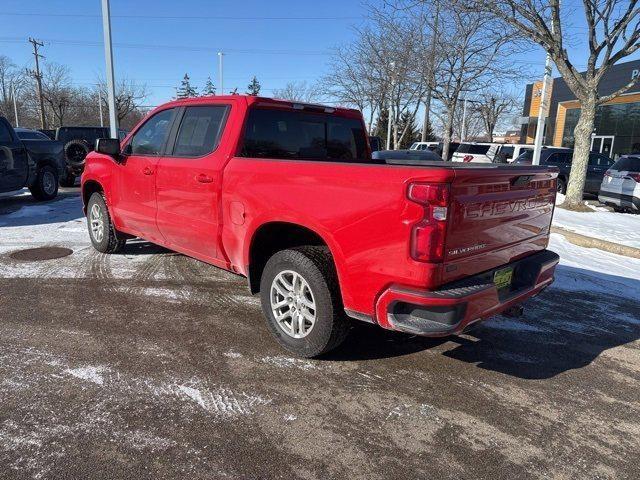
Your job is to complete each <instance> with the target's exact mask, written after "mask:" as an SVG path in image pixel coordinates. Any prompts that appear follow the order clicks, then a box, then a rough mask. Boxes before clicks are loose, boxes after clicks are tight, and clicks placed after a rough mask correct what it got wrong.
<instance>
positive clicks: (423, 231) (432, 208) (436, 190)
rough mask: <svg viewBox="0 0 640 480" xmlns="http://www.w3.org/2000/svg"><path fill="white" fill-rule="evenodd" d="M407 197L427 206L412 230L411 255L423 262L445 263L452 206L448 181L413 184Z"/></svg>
mask: <svg viewBox="0 0 640 480" xmlns="http://www.w3.org/2000/svg"><path fill="white" fill-rule="evenodd" d="M407 197H408V198H409V200H411V201H412V202H415V203H418V204H420V205H422V206H423V207H424V216H423V218H422V220H420V222H418V223H417V224H415V225H414V226H413V228H412V229H411V258H413V259H414V260H418V261H420V262H441V261H442V259H443V258H444V241H445V234H446V229H447V215H448V207H449V185H448V184H446V183H412V184H411V185H409V190H408V192H407Z"/></svg>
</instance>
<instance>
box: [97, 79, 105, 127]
mask: <svg viewBox="0 0 640 480" xmlns="http://www.w3.org/2000/svg"><path fill="white" fill-rule="evenodd" d="M98 111H99V112H100V126H101V127H104V120H103V118H102V94H101V93H100V86H99V85H98Z"/></svg>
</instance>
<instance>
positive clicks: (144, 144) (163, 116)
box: [129, 108, 174, 155]
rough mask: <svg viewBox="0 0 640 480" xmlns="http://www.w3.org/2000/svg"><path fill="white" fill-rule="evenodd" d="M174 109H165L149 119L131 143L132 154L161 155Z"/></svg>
mask: <svg viewBox="0 0 640 480" xmlns="http://www.w3.org/2000/svg"><path fill="white" fill-rule="evenodd" d="M173 113H174V109H173V108H170V109H168V110H163V111H161V112H158V113H156V114H155V115H154V116H153V117H151V118H150V119H149V120H147V121H146V122H145V123H144V125H142V127H140V129H139V130H138V131H137V132H136V133H135V135H133V137H132V138H131V142H130V143H129V146H130V148H129V150H130V152H131V155H160V154H162V150H163V149H164V144H165V143H166V141H167V136H168V135H169V127H170V126H171V120H172V119H173Z"/></svg>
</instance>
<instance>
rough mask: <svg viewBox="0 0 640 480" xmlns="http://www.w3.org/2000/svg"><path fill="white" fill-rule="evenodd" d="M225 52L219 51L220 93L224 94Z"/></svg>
mask: <svg viewBox="0 0 640 480" xmlns="http://www.w3.org/2000/svg"><path fill="white" fill-rule="evenodd" d="M223 56H224V53H222V52H218V77H220V95H224V79H223V75H222V73H223V72H222V57H223Z"/></svg>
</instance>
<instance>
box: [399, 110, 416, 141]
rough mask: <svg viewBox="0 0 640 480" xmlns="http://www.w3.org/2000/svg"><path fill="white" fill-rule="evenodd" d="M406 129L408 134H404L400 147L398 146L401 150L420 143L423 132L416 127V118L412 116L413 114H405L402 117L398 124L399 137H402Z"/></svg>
mask: <svg viewBox="0 0 640 480" xmlns="http://www.w3.org/2000/svg"><path fill="white" fill-rule="evenodd" d="M405 128H406V129H407V132H406V133H405V134H404V137H403V138H402V141H401V142H400V145H398V148H399V149H406V148H409V147H410V146H411V144H412V143H413V142H419V141H420V138H421V132H420V130H419V129H418V127H417V126H416V118H415V117H414V116H413V115H411V112H404V113H403V114H402V115H401V116H400V121H399V122H398V137H399V136H400V135H402V132H404V129H405Z"/></svg>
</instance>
